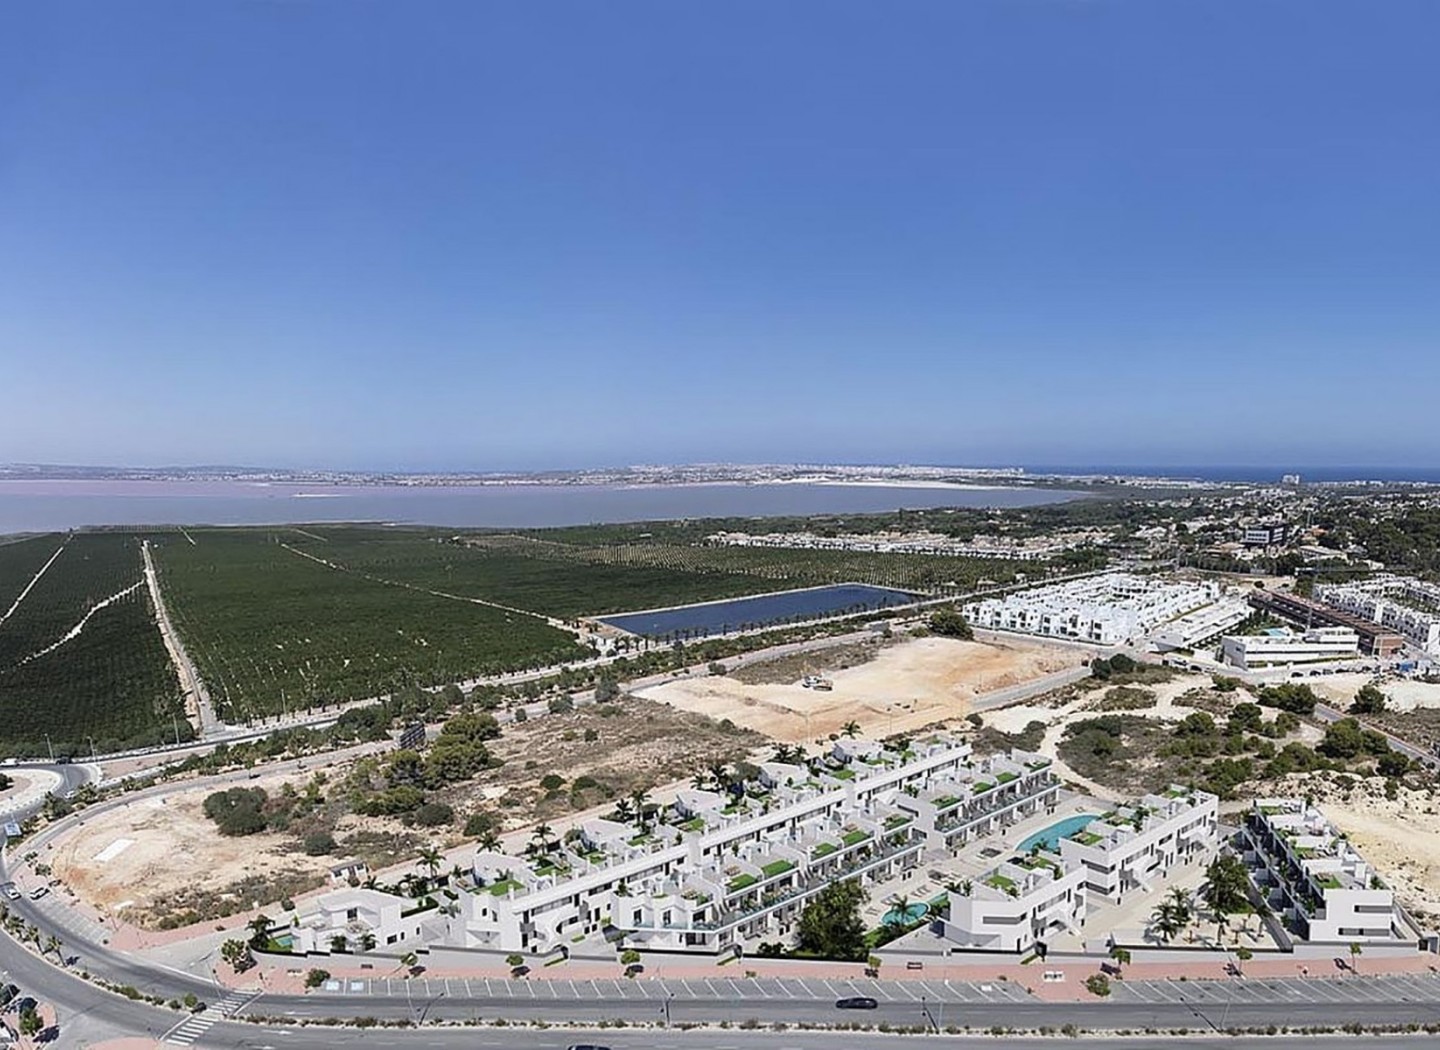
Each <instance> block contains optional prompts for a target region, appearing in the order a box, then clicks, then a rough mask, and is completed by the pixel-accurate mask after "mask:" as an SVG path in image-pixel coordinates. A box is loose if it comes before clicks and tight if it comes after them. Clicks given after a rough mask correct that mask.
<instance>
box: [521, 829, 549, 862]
mask: <svg viewBox="0 0 1440 1050" xmlns="http://www.w3.org/2000/svg"><path fill="white" fill-rule="evenodd" d="M530 845H531V846H534V849H533V850H532V851H531V852H534V853H540V854H543V855H545V856H547V857H548V856H549V855H550V851H551V850H552V849H554V848H555V829H554V828H552V827H551V826H550V825H549V824H543V823H542V824H537V825H536V826H535V830H534V831H532V832H531V833H530ZM526 848H527V849H529V847H526Z"/></svg>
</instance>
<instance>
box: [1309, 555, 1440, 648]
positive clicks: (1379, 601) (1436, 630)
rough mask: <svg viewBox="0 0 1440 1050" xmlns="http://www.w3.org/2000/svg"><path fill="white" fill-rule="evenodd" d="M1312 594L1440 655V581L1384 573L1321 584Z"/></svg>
mask: <svg viewBox="0 0 1440 1050" xmlns="http://www.w3.org/2000/svg"><path fill="white" fill-rule="evenodd" d="M1315 596H1316V597H1317V598H1319V599H1320V600H1321V601H1322V602H1324V603H1325V604H1326V605H1328V606H1330V607H1332V608H1335V609H1340V610H1342V611H1344V612H1347V613H1350V614H1352V615H1354V616H1362V617H1364V618H1365V619H1367V620H1369V621H1371V622H1372V623H1377V624H1379V625H1380V626H1382V627H1388V628H1390V629H1391V630H1392V631H1395V632H1396V633H1398V634H1401V635H1403V636H1404V637H1405V638H1406V640H1407V641H1409V642H1410V643H1411V644H1412V645H1415V646H1416V647H1418V648H1420V649H1423V650H1425V652H1427V653H1429V654H1430V655H1431V656H1440V584H1434V583H1426V582H1424V581H1423V580H1417V579H1414V578H1413V577H1410V576H1392V575H1389V574H1384V575H1380V576H1375V577H1373V578H1371V579H1368V580H1358V581H1355V582H1352V583H1333V584H1322V585H1320V586H1318V587H1316V588H1315Z"/></svg>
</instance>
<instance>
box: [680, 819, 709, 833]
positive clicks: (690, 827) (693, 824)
mask: <svg viewBox="0 0 1440 1050" xmlns="http://www.w3.org/2000/svg"><path fill="white" fill-rule="evenodd" d="M680 830H681V831H704V830H705V818H704V817H691V818H690V819H689V820H687V821H686V822H685V823H684V824H681V825H680Z"/></svg>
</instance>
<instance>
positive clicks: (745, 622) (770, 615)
mask: <svg viewBox="0 0 1440 1050" xmlns="http://www.w3.org/2000/svg"><path fill="white" fill-rule="evenodd" d="M915 600H916V595H913V594H910V593H908V592H906V591H897V590H892V589H891V588H889V587H870V586H867V585H865V584H858V583H846V584H838V585H836V586H834V587H812V588H809V589H808V590H803V591H781V592H779V593H777V594H757V595H755V596H754V597H751V598H736V599H734V600H732V601H727V602H707V603H705V604H704V605H677V606H675V607H674V608H671V609H655V610H652V611H651V612H638V613H624V614H621V615H619V616H603V617H601V618H600V620H601V622H602V623H608V624H609V625H610V626H612V627H618V628H620V630H622V631H629V632H630V633H631V634H640V635H648V636H649V637H651V638H670V637H684V638H700V637H704V636H705V635H711V634H726V633H728V632H730V631H738V630H742V629H752V628H756V627H770V626H773V625H775V624H782V623H788V622H793V621H799V620H813V619H815V618H817V617H821V616H835V615H840V614H843V613H861V612H875V611H877V610H880V609H886V608H890V607H892V606H896V605H908V604H910V603H911V602H913V601H915Z"/></svg>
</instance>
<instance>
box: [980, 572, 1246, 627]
mask: <svg viewBox="0 0 1440 1050" xmlns="http://www.w3.org/2000/svg"><path fill="white" fill-rule="evenodd" d="M1221 594H1222V590H1221V587H1220V585H1219V584H1217V583H1213V582H1208V581H1206V582H1196V581H1190V580H1167V579H1164V578H1162V577H1157V576H1135V575H1131V574H1129V573H1121V572H1109V573H1104V574H1102V575H1100V576H1092V577H1088V578H1086V579H1083V580H1071V581H1068V582H1066V583H1058V584H1053V585H1051V586H1048V587H1037V588H1035V589H1034V590H1028V591H1022V592H1020V593H1018V594H1012V595H1009V596H1008V597H1004V598H987V599H984V600H983V601H978V602H970V603H969V604H967V605H966V606H965V608H964V614H965V618H966V619H967V620H969V621H970V623H971V624H972V625H973V626H975V627H983V628H988V629H991V630H997V631H1020V632H1023V633H1025V634H1038V635H1046V636H1049V637H1053V638H1072V639H1075V640H1077V641H1084V642H1093V643H1095V644H1098V645H1119V644H1121V643H1124V642H1130V641H1135V640H1138V639H1139V638H1140V637H1142V636H1143V635H1146V634H1148V633H1149V632H1151V631H1153V630H1154V629H1156V628H1157V627H1159V626H1160V625H1162V624H1165V623H1168V622H1169V621H1172V620H1175V619H1177V618H1179V617H1182V616H1186V615H1187V614H1192V613H1195V612H1196V611H1197V610H1200V609H1203V608H1204V607H1206V606H1208V605H1211V604H1213V603H1215V602H1216V601H1217V600H1218V599H1219V598H1220V597H1221ZM1221 629H1223V628H1221Z"/></svg>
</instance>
